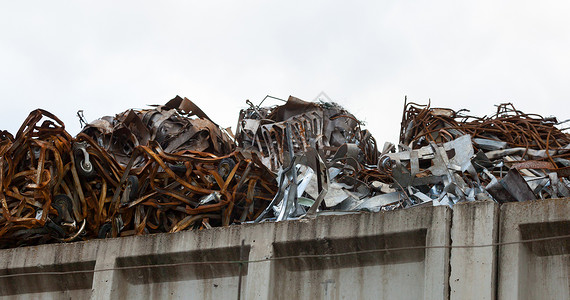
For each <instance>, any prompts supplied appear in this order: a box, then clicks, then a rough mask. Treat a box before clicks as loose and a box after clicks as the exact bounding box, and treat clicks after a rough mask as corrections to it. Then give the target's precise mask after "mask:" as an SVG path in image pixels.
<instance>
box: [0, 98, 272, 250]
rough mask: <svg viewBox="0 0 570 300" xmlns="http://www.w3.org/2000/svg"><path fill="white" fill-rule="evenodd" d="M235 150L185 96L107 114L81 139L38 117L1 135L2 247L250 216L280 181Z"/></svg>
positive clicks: (174, 229) (253, 158) (218, 222)
mask: <svg viewBox="0 0 570 300" xmlns="http://www.w3.org/2000/svg"><path fill="white" fill-rule="evenodd" d="M191 117H195V118H191ZM42 119H46V120H44V121H43V123H41V125H38V124H39V122H40V121H41V120H42ZM234 149H235V146H234V144H233V142H232V141H231V139H230V138H229V137H228V136H227V135H226V133H225V132H224V131H223V130H221V129H220V128H219V127H218V126H217V125H216V124H215V123H213V122H212V121H211V120H209V118H208V117H207V116H206V115H205V114H204V113H203V112H202V111H201V110H200V109H199V108H198V107H197V106H195V105H194V104H193V103H191V102H190V101H189V100H187V99H182V98H180V97H177V98H174V99H173V100H171V101H170V102H168V103H167V104H166V105H163V106H158V107H157V108H155V109H149V110H141V111H134V110H129V111H127V112H125V113H123V114H120V115H118V116H117V117H116V118H102V119H100V120H97V121H95V122H94V123H92V124H90V125H88V126H87V127H86V128H85V129H84V130H83V131H82V132H81V133H80V134H78V135H77V137H76V138H75V139H73V138H72V137H71V136H70V135H69V134H68V133H67V132H66V131H65V127H64V124H63V122H61V120H59V119H58V118H57V117H55V116H54V115H52V114H50V113H49V112H47V111H44V110H36V111H33V112H32V113H31V114H30V115H29V117H28V118H27V119H26V121H25V122H24V123H23V125H22V127H21V128H20V130H19V131H18V133H17V135H16V137H15V138H13V137H12V135H10V134H9V133H8V132H5V131H3V132H1V134H0V171H1V172H0V182H1V184H2V189H1V190H0V202H1V216H0V248H10V247H17V246H24V245H35V244H43V243H51V242H66V241H73V240H81V239H82V240H86V239H91V238H97V237H99V238H103V237H107V236H126V235H133V234H146V233H154V232H177V231H180V230H184V229H187V228H190V227H193V228H209V227H212V226H225V225H229V224H232V223H235V222H237V223H239V222H245V221H251V220H254V219H255V218H256V217H257V215H258V214H259V213H260V212H261V211H262V210H264V209H265V208H266V207H267V205H268V203H269V201H270V200H271V198H272V196H273V195H274V194H275V192H276V190H277V187H276V185H275V175H274V174H273V173H272V172H270V171H269V170H267V169H266V167H265V166H264V165H263V164H262V163H261V161H260V159H259V158H258V157H257V156H256V155H255V154H251V153H249V152H244V153H242V152H239V151H235V150H234Z"/></svg>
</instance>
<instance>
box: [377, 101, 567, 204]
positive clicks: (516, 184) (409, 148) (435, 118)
mask: <svg viewBox="0 0 570 300" xmlns="http://www.w3.org/2000/svg"><path fill="white" fill-rule="evenodd" d="M463 112H464V111H459V112H455V111H453V110H451V109H444V108H430V107H429V105H427V106H425V105H417V104H414V103H409V104H406V105H405V109H404V115H403V118H402V127H401V131H400V145H399V146H400V152H398V153H389V154H386V155H384V156H382V157H381V158H380V161H379V163H378V165H379V168H380V169H382V170H384V171H386V172H389V173H390V174H391V175H392V176H393V178H394V180H395V182H397V183H398V185H399V186H402V187H404V188H403V189H402V190H401V192H402V193H403V194H404V197H405V198H406V201H407V204H408V205H416V204H422V203H432V204H433V205H441V204H444V205H450V206H452V205H453V204H454V203H457V202H459V201H474V200H487V199H492V200H495V201H497V202H499V203H504V202H512V201H526V200H535V199H544V198H558V197H568V196H570V192H569V187H570V181H569V176H570V168H569V167H570V135H568V134H565V133H563V132H562V131H560V130H559V129H558V128H556V127H555V126H554V125H557V124H559V123H558V121H557V120H556V118H553V117H551V118H543V117H541V116H539V115H532V114H525V113H523V112H521V111H518V110H516V109H515V108H514V106H513V105H512V104H510V103H509V104H501V105H498V107H497V112H496V113H495V114H494V115H492V116H490V117H487V116H485V117H474V116H468V115H464V114H463Z"/></svg>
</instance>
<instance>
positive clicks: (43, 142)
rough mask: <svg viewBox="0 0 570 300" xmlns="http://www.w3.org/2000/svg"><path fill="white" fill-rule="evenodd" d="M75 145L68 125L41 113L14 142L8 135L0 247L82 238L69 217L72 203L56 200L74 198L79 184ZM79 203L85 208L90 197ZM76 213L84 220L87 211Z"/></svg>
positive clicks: (0, 163)
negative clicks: (72, 154)
mask: <svg viewBox="0 0 570 300" xmlns="http://www.w3.org/2000/svg"><path fill="white" fill-rule="evenodd" d="M44 117H45V118H47V119H46V120H44V121H43V122H42V123H41V125H38V123H39V121H40V120H41V119H42V118H44ZM71 143H72V138H71V136H70V135H69V134H68V133H67V132H66V131H65V127H64V125H63V122H61V120H59V119H58V118H57V117H55V116H54V115H52V114H51V113H49V112H47V111H45V110H41V109H38V110H35V111H33V112H31V113H30V115H29V116H28V118H27V119H26V120H25V121H24V123H23V124H22V126H21V127H20V129H19V130H18V133H17V134H16V137H15V138H14V139H12V138H11V136H10V135H9V134H6V133H4V134H3V135H2V141H1V142H0V154H1V156H0V182H1V184H2V189H1V190H0V202H1V205H2V217H1V218H0V247H7V246H8V247H12V246H17V245H25V244H28V243H44V242H50V241H54V240H61V241H66V240H70V239H69V237H70V236H72V237H73V236H74V235H75V234H76V233H77V231H78V224H77V223H76V222H69V221H72V220H70V219H69V213H68V212H64V210H65V209H67V208H68V207H69V204H70V203H66V202H65V201H64V202H63V203H55V202H54V199H55V196H56V195H59V194H65V195H67V196H72V195H71V189H70V187H73V186H74V185H76V184H77V182H78V181H77V176H76V174H75V166H74V162H73V158H72V156H71V155H70V153H71ZM75 204H76V205H77V206H78V207H85V202H84V198H83V197H80V198H79V199H77V198H76V203H75ZM62 206H66V207H62ZM58 210H59V211H58ZM64 213H65V214H67V217H66V218H65V219H64V216H63V215H62V214H64ZM76 213H77V217H79V219H81V218H82V217H84V216H85V213H86V210H84V209H83V210H80V211H76ZM78 221H80V220H78Z"/></svg>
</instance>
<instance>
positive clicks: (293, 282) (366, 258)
mask: <svg viewBox="0 0 570 300" xmlns="http://www.w3.org/2000/svg"><path fill="white" fill-rule="evenodd" d="M569 204H570V203H569V200H568V199H566V200H540V201H534V202H525V203H510V204H506V205H503V206H502V207H501V208H500V209H499V206H498V205H497V204H495V203H493V202H478V203H466V204H458V205H455V206H454V208H453V210H451V209H449V208H448V207H441V206H440V207H418V208H411V209H406V210H399V211H393V212H384V213H376V214H373V213H362V214H348V215H330V216H319V217H318V218H316V219H313V220H298V221H287V222H279V223H263V224H245V225H240V226H230V227H227V228H213V229H209V230H201V231H186V232H180V233H176V234H156V235H149V236H139V237H126V238H118V239H106V240H94V241H88V242H78V243H71V244H57V245H43V246H37V247H26V248H18V249H9V250H0V297H2V298H16V299H17V298H26V299H27V298H42V299H45V298H57V299H61V298H68V299H69V298H74V299H75V298H81V299H84V298H88V297H91V298H93V299H107V298H111V299H118V298H120V299H133V298H134V299H154V298H161V299H162V298H172V299H237V298H238V291H241V295H240V296H241V299H390V298H392V299H449V298H452V299H495V298H496V296H497V295H498V298H499V299H518V298H522V299H536V298H540V299H548V298H550V299H568V295H569V281H568V280H569V279H568V277H569V276H568V275H569V263H568V262H569V255H568V253H569V252H570V251H568V250H569V247H570V246H569V245H570V243H569V241H568V240H557V241H548V242H540V243H533V244H512V245H504V246H488V247H477V248H461V247H458V248H452V250H451V251H450V246H463V245H473V244H477V245H481V244H484V245H490V244H494V243H498V242H502V241H520V240H521V239H529V238H537V237H546V236H552V235H564V234H570V232H568V228H570V226H567V225H569V224H570V211H569V210H570V205H569ZM242 241H243V246H242ZM405 247H411V248H412V249H408V250H390V251H384V250H383V249H394V248H405ZM424 247H425V248H424ZM352 251H370V252H365V253H360V254H356V255H340V254H342V253H347V252H352ZM319 255H327V256H328V258H323V257H317V256H319ZM297 256H303V257H302V258H291V257H297ZM268 259H269V260H268ZM240 260H250V261H254V262H252V263H250V264H244V265H242V266H240V265H239V264H211V263H208V262H215V261H240ZM189 263H195V264H189ZM164 264H166V265H169V266H166V267H165V266H163V267H156V266H159V265H164ZM180 264H182V265H180ZM45 271H49V272H61V271H77V272H79V273H76V274H66V275H53V274H52V275H42V274H36V275H31V276H24V277H8V278H6V277H4V278H2V277H1V275H5V274H14V273H34V272H45ZM497 274H498V276H497ZM240 278H241V280H240ZM240 281H241V286H240Z"/></svg>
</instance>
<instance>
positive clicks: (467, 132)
mask: <svg viewBox="0 0 570 300" xmlns="http://www.w3.org/2000/svg"><path fill="white" fill-rule="evenodd" d="M262 103H263V101H262ZM247 104H248V105H249V107H248V108H247V109H243V110H242V111H241V112H240V115H239V120H238V126H237V129H236V134H235V138H234V137H233V135H232V133H231V132H230V131H229V130H224V129H221V128H220V127H219V126H218V125H217V124H216V123H214V122H213V121H212V120H211V119H210V118H209V117H208V116H207V115H206V114H205V113H204V112H203V111H202V110H201V109H200V108H198V107H197V106H196V105H195V104H194V103H192V102H191V101H190V100H188V99H186V98H181V97H178V96H177V97H176V98H174V99H172V100H171V101H169V102H168V103H166V104H165V105H161V106H155V107H154V108H152V109H144V110H132V109H131V110H127V111H125V112H123V113H120V114H118V115H116V116H114V117H110V116H107V117H102V118H100V119H98V120H95V121H93V122H92V123H90V124H87V125H86V126H85V127H84V128H83V129H82V131H81V132H80V133H79V134H78V135H77V136H76V137H75V138H73V137H71V136H70V135H69V134H68V133H67V132H66V131H65V126H64V124H63V122H61V121H60V120H59V119H58V118H57V117H55V116H54V115H52V114H50V113H49V112H47V111H45V110H40V109H38V110H35V111H33V112H32V113H30V115H29V117H28V118H27V119H26V120H25V121H24V123H23V124H22V126H21V128H20V129H19V130H18V133H17V134H16V136H15V137H13V136H12V135H11V134H10V133H8V132H6V131H2V132H0V182H1V184H2V188H1V190H0V202H1V203H0V204H1V208H0V209H1V215H0V248H11V247H17V246H25V245H36V244H43V243H52V242H68V241H76V240H87V239H92V238H105V237H117V236H128V235H141V234H148V233H156V232H177V231H181V230H186V229H203V228H210V227H215V226H227V225H230V224H239V223H245V222H261V221H268V220H277V221H280V220H286V219H295V218H302V217H314V216H315V215H317V214H326V213H336V212H338V211H352V212H354V211H372V212H378V211H383V210H393V209H400V208H406V207H411V206H417V205H449V206H453V205H454V204H455V203H457V202H461V201H476V200H488V201H497V202H499V203H503V202H509V201H526V200H533V199H539V198H540V199H544V198H556V197H568V196H570V192H569V187H570V181H569V180H568V177H569V176H570V136H569V135H568V134H565V133H563V132H562V131H560V130H559V129H557V128H556V127H555V125H556V124H559V123H558V122H557V120H556V119H555V118H543V117H541V116H538V115H530V114H524V113H522V112H520V111H518V110H516V109H515V108H514V107H513V106H512V104H501V105H499V106H498V109H497V113H496V114H494V115H492V116H490V117H486V116H485V117H482V118H478V117H473V116H468V115H465V114H464V113H465V111H458V112H455V111H453V110H451V109H445V108H431V107H430V106H429V105H418V104H414V103H407V104H405V106H404V115H403V118H402V124H401V125H402V127H401V131H400V143H399V145H398V146H397V147H396V146H395V145H393V144H390V143H386V144H385V146H384V148H383V150H382V151H379V150H378V148H377V143H376V141H375V139H374V138H373V137H372V135H371V133H370V132H369V131H367V130H365V129H362V123H361V122H360V121H359V120H358V119H357V118H356V117H355V116H354V115H352V114H350V113H349V112H347V111H346V110H345V109H343V108H342V107H341V106H339V105H338V104H336V103H328V102H319V103H314V102H305V101H302V100H300V99H298V98H295V97H290V98H289V99H288V100H287V101H285V103H284V104H283V105H276V106H266V107H262V106H261V105H253V104H252V103H251V102H249V101H247ZM42 120H43V121H42ZM396 148H398V150H399V151H398V152H396Z"/></svg>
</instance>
